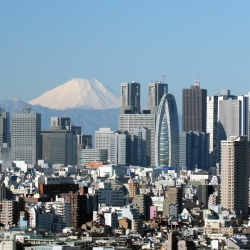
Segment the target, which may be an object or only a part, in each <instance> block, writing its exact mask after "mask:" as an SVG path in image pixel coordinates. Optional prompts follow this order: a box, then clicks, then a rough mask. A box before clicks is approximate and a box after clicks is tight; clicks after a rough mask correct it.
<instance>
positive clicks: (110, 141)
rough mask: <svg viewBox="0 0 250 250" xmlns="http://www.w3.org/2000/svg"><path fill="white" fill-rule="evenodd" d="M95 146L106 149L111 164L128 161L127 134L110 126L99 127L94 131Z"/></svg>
mask: <svg viewBox="0 0 250 250" xmlns="http://www.w3.org/2000/svg"><path fill="white" fill-rule="evenodd" d="M95 148H96V149H107V150H108V160H109V161H110V162H111V163H113V164H119V165H126V164H127V163H128V135H127V134H126V133H124V132H121V131H112V130H111V129H110V128H100V129H99V130H98V131H96V133H95Z"/></svg>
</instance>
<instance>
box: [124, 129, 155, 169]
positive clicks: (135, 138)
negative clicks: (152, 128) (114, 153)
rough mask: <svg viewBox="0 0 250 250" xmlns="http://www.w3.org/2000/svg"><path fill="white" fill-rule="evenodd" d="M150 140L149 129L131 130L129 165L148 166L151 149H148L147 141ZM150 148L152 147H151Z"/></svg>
mask: <svg viewBox="0 0 250 250" xmlns="http://www.w3.org/2000/svg"><path fill="white" fill-rule="evenodd" d="M148 140H150V137H149V132H148V129H147V128H142V127H139V128H135V129H131V130H130V133H129V160H128V161H129V163H130V164H131V165H134V166H144V167H145V166H147V165H148V164H149V163H150V159H149V158H147V152H149V153H148V155H149V154H150V148H147V141H148ZM149 146H150V145H149Z"/></svg>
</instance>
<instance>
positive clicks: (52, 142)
mask: <svg viewBox="0 0 250 250" xmlns="http://www.w3.org/2000/svg"><path fill="white" fill-rule="evenodd" d="M50 124H51V128H50V130H48V131H43V132H42V133H41V135H42V159H43V160H46V161H48V162H49V163H51V164H57V163H60V164H64V165H66V166H67V165H75V164H76V163H77V136H76V134H75V133H74V132H73V131H71V124H70V118H67V117H51V120H50Z"/></svg>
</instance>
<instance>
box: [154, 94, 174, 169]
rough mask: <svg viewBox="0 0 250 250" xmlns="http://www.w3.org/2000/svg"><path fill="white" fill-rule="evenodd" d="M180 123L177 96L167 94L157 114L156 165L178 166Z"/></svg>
mask: <svg viewBox="0 0 250 250" xmlns="http://www.w3.org/2000/svg"><path fill="white" fill-rule="evenodd" d="M178 158H179V124H178V113H177V106H176V102H175V98H174V96H173V95H171V94H165V95H164V96H163V97H162V99H161V102H160V105H159V108H158V112H157V116H156V132H155V162H156V166H174V167H177V166H178V163H179V161H178Z"/></svg>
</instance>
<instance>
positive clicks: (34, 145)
mask: <svg viewBox="0 0 250 250" xmlns="http://www.w3.org/2000/svg"><path fill="white" fill-rule="evenodd" d="M40 132H41V114H39V113H35V112H32V111H31V110H30V109H28V108H26V109H23V110H22V111H21V112H20V113H15V114H13V115H12V117H11V159H12V160H14V161H18V160H20V161H26V162H27V163H29V164H36V162H37V160H38V159H41V134H40Z"/></svg>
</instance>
